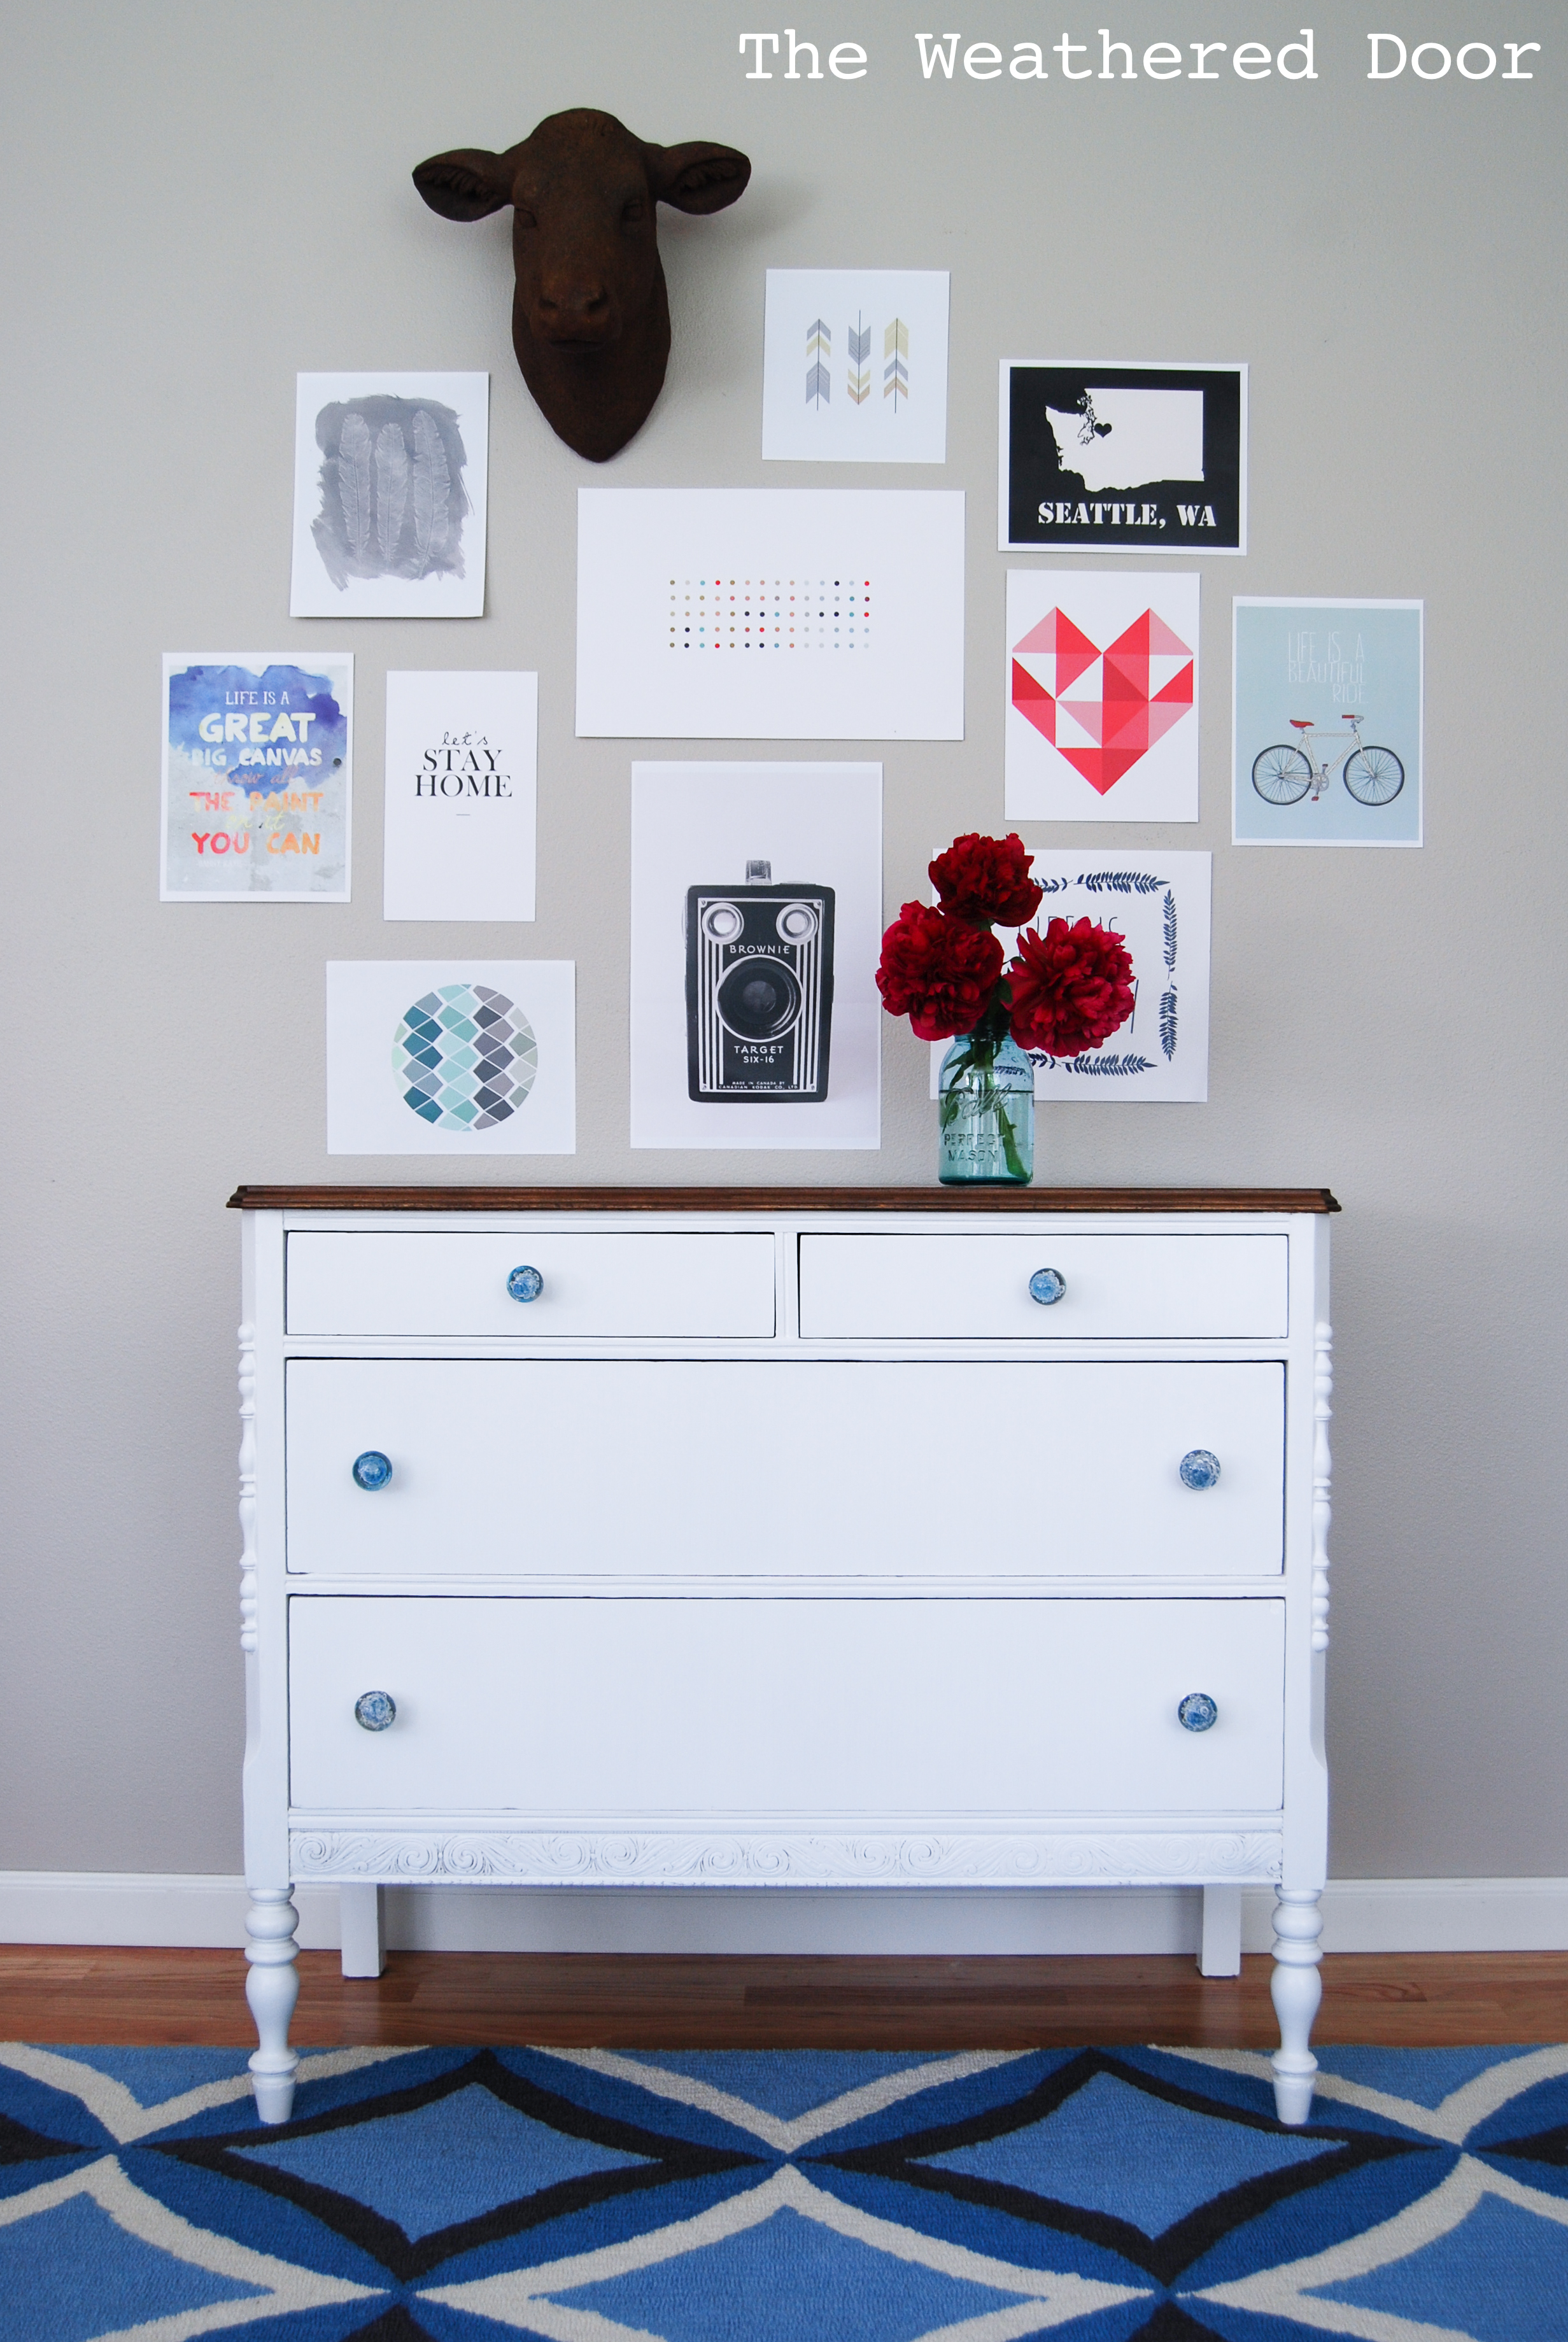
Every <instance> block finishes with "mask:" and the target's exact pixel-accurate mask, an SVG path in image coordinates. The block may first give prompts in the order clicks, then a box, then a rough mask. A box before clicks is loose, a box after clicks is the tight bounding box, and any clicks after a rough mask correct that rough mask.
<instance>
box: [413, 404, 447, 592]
mask: <svg viewBox="0 0 1568 2342" xmlns="http://www.w3.org/2000/svg"><path fill="white" fill-rule="evenodd" d="M451 497H452V475H451V473H450V471H449V470H448V468H447V463H446V450H445V448H444V446H443V445H442V444H441V434H440V432H439V431H438V430H437V429H436V427H435V425H434V423H433V422H432V421H431V419H430V417H429V415H426V413H425V412H424V407H423V406H421V407H416V408H415V410H414V559H415V561H416V563H417V565H418V571H417V574H418V575H420V576H422V577H423V575H424V572H425V571H426V570H427V569H428V568H429V566H430V565H431V563H432V562H433V561H434V560H435V559H436V557H437V556H438V555H439V554H440V552H441V550H442V548H443V546H444V545H445V543H446V523H447V516H448V508H449V506H450V503H451Z"/></svg>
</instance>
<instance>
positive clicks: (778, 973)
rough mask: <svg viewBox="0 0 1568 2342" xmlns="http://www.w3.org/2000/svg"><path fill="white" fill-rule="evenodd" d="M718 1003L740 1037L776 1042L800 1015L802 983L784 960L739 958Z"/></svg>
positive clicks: (729, 973)
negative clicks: (797, 980)
mask: <svg viewBox="0 0 1568 2342" xmlns="http://www.w3.org/2000/svg"><path fill="white" fill-rule="evenodd" d="M717 1004H718V1011H719V1015H720V1016H722V1017H723V1019H724V1023H725V1024H726V1025H727V1026H728V1027H729V1029H730V1031H731V1032H732V1033H734V1034H735V1035H736V1036H737V1037H738V1038H739V1039H741V1040H743V1041H776V1040H777V1038H778V1036H779V1035H780V1034H781V1033H787V1032H788V1031H789V1028H790V1026H792V1025H793V1024H794V1021H795V1019H796V1017H797V1016H799V1015H800V1007H801V996H800V986H799V985H798V984H797V983H796V982H795V979H794V975H793V973H792V972H791V970H790V969H789V968H787V967H785V966H784V962H783V961H782V960H777V959H764V958H760V957H759V958H756V959H742V960H737V961H736V962H735V964H734V966H733V967H732V968H731V969H730V970H729V972H728V974H727V975H726V976H725V977H724V982H723V983H722V984H721V985H720V986H719V989H718V994H717Z"/></svg>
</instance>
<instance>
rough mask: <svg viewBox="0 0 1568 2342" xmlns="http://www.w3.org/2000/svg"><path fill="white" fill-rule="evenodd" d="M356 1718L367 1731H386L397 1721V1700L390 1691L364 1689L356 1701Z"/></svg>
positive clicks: (356, 1722)
mask: <svg viewBox="0 0 1568 2342" xmlns="http://www.w3.org/2000/svg"><path fill="white" fill-rule="evenodd" d="M354 1720H355V1724H358V1725H361V1726H364V1728H365V1731H366V1732H385V1731H387V1730H388V1729H389V1728H390V1727H391V1726H393V1725H394V1724H395V1723H396V1721H397V1702H396V1701H395V1700H394V1698H393V1696H392V1694H391V1693H390V1692H389V1691H362V1692H361V1693H360V1695H359V1697H358V1698H357V1699H356V1700H355V1703H354Z"/></svg>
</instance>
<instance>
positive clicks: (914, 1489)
mask: <svg viewBox="0 0 1568 2342" xmlns="http://www.w3.org/2000/svg"><path fill="white" fill-rule="evenodd" d="M233 1201H234V1203H235V1206H238V1207H239V1208H240V1209H241V1210H242V1212H243V1214H244V1225H245V1311H244V1314H245V1323H244V1325H243V1326H242V1327H241V1330H240V1396H241V1416H242V1426H243V1439H242V1446H241V1461H240V1470H241V1497H240V1516H241V1522H242V1526H243V1529H244V1553H243V1557H242V1564H241V1566H242V1573H243V1576H242V1594H241V1616H242V1638H243V1641H244V1644H245V1651H246V1653H247V1660H246V1700H247V1719H248V1728H247V1737H246V1747H245V1868H246V1876H247V1878H248V1881H249V1884H250V1890H251V1917H250V1923H249V1931H250V1936H251V1949H250V1953H249V1958H250V1960H251V1962H252V1967H251V1971H250V1981H249V1987H248V1989H249V1995H250V2000H251V2007H252V2009H253V2012H254V2014H255V2019H256V2025H257V2030H258V2033H259V2035H260V2038H261V2047H260V2048H259V2049H258V2051H257V2053H256V2055H255V2057H253V2059H252V2060H251V2065H252V2069H253V2072H254V2073H255V2088H256V2099H257V2104H258V2107H259V2109H260V2112H261V2116H262V2118H263V2119H264V2120H265V2121H273V2122H277V2121H283V2120H285V2119H286V2118H287V2116H288V2113H289V2110H290V2106H291V2102H292V2095H293V2087H294V2085H293V2075H294V2068H295V2056H294V2053H293V2052H292V2051H291V2050H290V2048H289V2047H288V2041H287V2029H288V2021H289V2017H290V2014H291V2012H292V2009H293V2006H294V2000H295V1989H296V1986H295V1974H294V1970H293V1967H292V1962H293V1959H294V1954H295V1945H294V1940H293V1937H294V1929H295V1924H296V1919H295V1910H294V1907H293V1904H292V1901H291V1899H290V1898H291V1895H292V1890H293V1886H294V1883H295V1882H296V1881H298V1880H302V1879H309V1880H315V1881H329V1882H335V1883H337V1884H338V1885H339V1886H340V1887H342V1888H343V1889H344V1893H345V1941H346V1940H348V1937H349V1936H351V1935H353V1934H354V1933H355V1931H357V1932H358V1934H359V1936H360V1937H361V1950H360V1960H361V1964H362V1965H368V1966H369V1967H371V1968H372V1969H374V1967H375V1966H376V1965H378V1963H379V1951H378V1949H377V1948H376V1947H375V1942H374V1936H375V1927H376V1909H377V1903H378V1895H377V1889H378V1888H379V1887H380V1886H381V1885H383V1884H385V1883H388V1882H393V1881H403V1882H407V1881H411V1880H412V1881H420V1882H428V1883H433V1884H434V1883H439V1882H440V1881H442V1880H457V1881H463V1882H473V1881H474V1880H484V1881H488V1882H513V1883H515V1884H517V1885H519V1886H545V1885H547V1886H551V1887H559V1886H562V1885H568V1884H574V1883H577V1884H582V1885H585V1886H595V1885H599V1886H603V1885H607V1884H614V1885H617V1886H626V1885H638V1884H642V1885H648V1886H660V1887H671V1886H704V1887H713V1886H715V1885H724V1884H733V1885H737V1886H759V1885H766V1886H771V1887H778V1888H780V1889H784V1890H787V1889H788V1888H789V1887H792V1886H808V1887H823V1886H844V1885H854V1886H857V1887H865V1886H890V1887H908V1886H911V1885H921V1886H944V1885H947V1886H954V1887H971V1888H973V1887H988V1886H996V1887H1020V1886H1040V1887H1062V1886H1067V1885H1082V1884H1088V1885H1094V1886H1102V1887H1103V1886H1107V1885H1134V1884H1136V1885H1148V1884H1152V1883H1157V1882H1163V1883H1178V1884H1183V1885H1193V1886H1201V1887H1203V1889H1204V1899H1205V1941H1206V1947H1207V1955H1208V1957H1207V1959H1206V1962H1205V1965H1207V1966H1208V1967H1210V1969H1211V1971H1213V1970H1214V1969H1219V1970H1222V1971H1223V1970H1224V1969H1226V1968H1231V1969H1233V1967H1234V1966H1235V1965H1236V1961H1237V1958H1238V1957H1239V1926H1240V1898H1241V1890H1242V1887H1243V1885H1245V1884H1246V1883H1248V1882H1262V1881H1267V1882H1270V1883H1271V1884H1272V1885H1273V1887H1275V1889H1276V1895H1277V1902H1276V1914H1275V1931H1276V1932H1275V1947H1274V1949H1275V1961H1276V1967H1275V1970H1274V1981H1273V1993H1274V2004H1275V2007H1276V2009H1277V2011H1278V2015H1279V2019H1280V2029H1281V2041H1282V2047H1281V2048H1280V2051H1279V2053H1278V2054H1277V2056H1276V2057H1275V2058H1274V2070H1275V2075H1276V2084H1275V2088H1276V2096H1277V2098H1278V2105H1279V2112H1280V2116H1281V2119H1282V2120H1283V2121H1285V2122H1291V2123H1300V2122H1303V2121H1304V2120H1305V2119H1306V2116H1307V2111H1308V2108H1309V2107H1310V2104H1311V2099H1312V2087H1313V2082H1312V2077H1313V2073H1314V2071H1315V2070H1316V2066H1315V2060H1314V2059H1313V2057H1312V2054H1311V2051H1310V2049H1309V2047H1308V2039H1309V2035H1310V2031H1311V2027H1312V2021H1313V2014H1314V2012H1315V2009H1316V2007H1317V2002H1318V1997H1319V1981H1318V1977H1317V1972H1316V1964H1317V1961H1318V1959H1319V1957H1320V1955H1319V1951H1318V1945H1317V1936H1318V1932H1319V1926H1320V1920H1319V1915H1318V1908H1317V1905H1318V1897H1319V1894H1320V1892H1321V1890H1322V1887H1323V1866H1324V1858H1325V1837H1326V1824H1327V1777H1326V1773H1325V1770H1324V1765H1323V1657H1322V1654H1323V1649H1324V1648H1325V1646H1326V1644H1327V1639H1328V1637H1327V1616H1328V1560H1327V1530H1328V1519H1329V1458H1328V1444H1327V1422H1328V1415H1329V1393H1330V1387H1331V1384H1330V1336H1329V1327H1328V1323H1327V1317H1328V1221H1327V1217H1326V1215H1327V1214H1328V1213H1329V1212H1331V1211H1333V1210H1334V1209H1335V1208H1337V1207H1336V1206H1334V1204H1333V1199H1332V1198H1331V1197H1329V1196H1326V1195H1325V1194H1323V1192H1322V1191H1321V1190H1317V1189H1308V1190H1299V1191H1298V1190H1289V1191H1277V1190H1262V1191H1243V1190H1233V1189H1221V1190H1217V1191H1193V1192H1188V1191H1185V1190H1175V1191H1144V1190H1115V1189H1086V1190H1073V1191H1054V1192H1053V1191H1051V1190H1048V1189H1037V1188H1031V1189H1025V1190H1024V1191H1022V1192H1019V1191H1013V1190H1006V1189H980V1190H968V1191H964V1190H951V1189H940V1188H938V1189H934V1190H925V1189H914V1188H893V1189H888V1188H848V1189H838V1190H834V1189H823V1188H799V1189H784V1190H766V1189H743V1190H732V1189H723V1188H664V1189H654V1188H650V1189H614V1188H544V1189H532V1190H517V1189H507V1188H499V1187H435V1188H408V1187H403V1188H346V1187H344V1188H334V1187H323V1188H265V1187H245V1188H241V1189H240V1190H239V1191H238V1193H237V1195H236V1196H235V1197H234V1199H233ZM367 1936H368V1937H371V1938H372V1941H371V1945H370V1950H369V1954H368V1957H367V1955H366V1951H365V1942H364V1939H365V1937H367Z"/></svg>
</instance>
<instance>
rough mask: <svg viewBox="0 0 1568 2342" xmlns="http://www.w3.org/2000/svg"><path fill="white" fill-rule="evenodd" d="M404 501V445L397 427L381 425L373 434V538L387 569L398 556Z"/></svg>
mask: <svg viewBox="0 0 1568 2342" xmlns="http://www.w3.org/2000/svg"><path fill="white" fill-rule="evenodd" d="M407 502H408V445H407V442H406V441H405V440H404V436H403V428H402V425H400V424H396V423H384V424H383V425H382V426H381V429H380V430H379V431H378V432H377V433H376V435H375V537H376V543H377V544H378V545H380V547H381V557H382V559H383V561H385V563H386V565H387V566H388V568H390V567H391V565H392V564H393V562H394V560H395V559H396V557H397V540H398V538H399V537H400V536H401V535H403V508H404V505H405V504H406V503H407Z"/></svg>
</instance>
